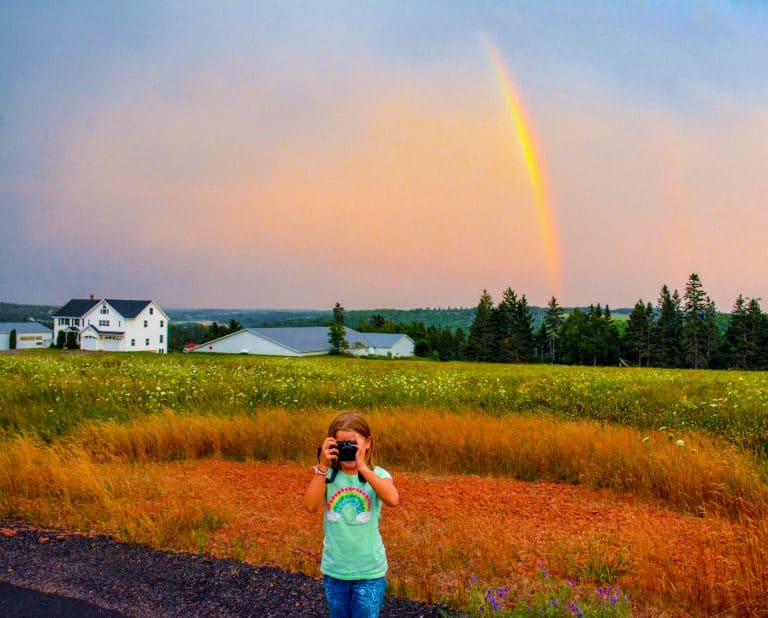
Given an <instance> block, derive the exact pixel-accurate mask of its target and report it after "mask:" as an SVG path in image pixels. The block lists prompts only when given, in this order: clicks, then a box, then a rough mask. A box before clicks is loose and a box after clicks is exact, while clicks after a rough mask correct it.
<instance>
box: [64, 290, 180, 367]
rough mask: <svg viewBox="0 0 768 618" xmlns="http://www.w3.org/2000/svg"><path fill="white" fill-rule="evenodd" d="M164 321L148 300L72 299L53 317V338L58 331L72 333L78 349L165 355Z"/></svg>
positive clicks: (166, 330)
mask: <svg viewBox="0 0 768 618" xmlns="http://www.w3.org/2000/svg"><path fill="white" fill-rule="evenodd" d="M168 322H169V319H168V315H167V314H166V313H165V311H163V310H162V309H161V308H160V306H159V305H158V304H157V303H155V302H154V301H151V300H122V299H116V298H102V299H98V300H97V299H95V298H94V297H93V296H91V297H90V298H87V299H83V298H73V299H72V300H70V301H69V302H68V303H67V304H66V305H64V306H63V307H62V308H61V309H59V310H58V311H57V312H56V314H55V315H54V316H53V340H54V341H57V337H58V336H59V331H64V332H76V333H77V340H78V343H79V344H80V349H81V350H100V351H104V352H158V353H160V354H165V353H166V352H167V351H168Z"/></svg>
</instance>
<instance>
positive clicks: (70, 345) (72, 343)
mask: <svg viewBox="0 0 768 618" xmlns="http://www.w3.org/2000/svg"><path fill="white" fill-rule="evenodd" d="M66 346H67V350H77V349H78V348H79V347H80V346H79V345H77V333H76V332H75V331H73V330H70V331H67V342H66Z"/></svg>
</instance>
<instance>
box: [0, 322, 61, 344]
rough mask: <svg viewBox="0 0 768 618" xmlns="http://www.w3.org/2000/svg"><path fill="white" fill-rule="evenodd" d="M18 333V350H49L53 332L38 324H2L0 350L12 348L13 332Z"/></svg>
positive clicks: (0, 327)
mask: <svg viewBox="0 0 768 618" xmlns="http://www.w3.org/2000/svg"><path fill="white" fill-rule="evenodd" d="M14 330H15V331H16V349H17V350H29V349H32V348H47V347H49V346H50V345H51V342H52V341H53V331H52V330H51V329H50V328H48V327H47V326H43V325H42V324H39V323H37V322H0V350H9V349H10V348H11V331H14Z"/></svg>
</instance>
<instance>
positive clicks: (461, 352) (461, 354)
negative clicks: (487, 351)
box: [453, 327, 467, 360]
mask: <svg viewBox="0 0 768 618" xmlns="http://www.w3.org/2000/svg"><path fill="white" fill-rule="evenodd" d="M453 341H454V344H453V345H454V348H453V350H454V351H453V354H454V356H453V357H454V358H455V359H456V360H464V359H465V358H466V356H465V350H466V347H467V336H466V335H465V334H464V329H463V328H461V327H459V328H457V329H456V333H455V334H454V337H453Z"/></svg>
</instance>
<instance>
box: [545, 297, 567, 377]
mask: <svg viewBox="0 0 768 618" xmlns="http://www.w3.org/2000/svg"><path fill="white" fill-rule="evenodd" d="M563 313H564V311H563V308H562V307H561V306H560V305H559V304H558V303H557V299H556V298H555V297H554V296H553V297H552V298H550V299H549V303H547V310H546V312H545V313H544V323H543V325H542V331H543V332H544V335H545V338H546V341H547V343H548V346H549V349H548V356H549V361H550V362H551V363H556V362H557V360H558V358H559V349H558V348H559V345H558V344H559V340H560V335H561V331H562V328H563V323H564V319H563ZM542 360H543V359H542Z"/></svg>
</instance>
